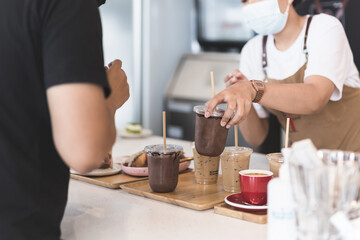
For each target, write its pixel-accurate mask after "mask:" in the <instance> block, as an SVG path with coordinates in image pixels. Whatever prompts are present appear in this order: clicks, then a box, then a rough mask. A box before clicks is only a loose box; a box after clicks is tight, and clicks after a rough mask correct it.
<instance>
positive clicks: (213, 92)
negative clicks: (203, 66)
mask: <svg viewBox="0 0 360 240" xmlns="http://www.w3.org/2000/svg"><path fill="white" fill-rule="evenodd" d="M210 77H211V88H212V96H213V97H215V82H214V72H210Z"/></svg>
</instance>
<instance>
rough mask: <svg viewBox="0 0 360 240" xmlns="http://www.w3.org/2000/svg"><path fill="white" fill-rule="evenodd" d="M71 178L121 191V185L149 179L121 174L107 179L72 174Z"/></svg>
mask: <svg viewBox="0 0 360 240" xmlns="http://www.w3.org/2000/svg"><path fill="white" fill-rule="evenodd" d="M70 177H71V178H72V179H76V180H79V181H83V182H86V183H91V184H95V185H98V186H102V187H106V188H111V189H119V188H120V185H121V184H125V183H131V182H137V181H141V180H146V179H148V177H132V176H129V175H126V174H124V173H121V172H120V173H118V174H115V175H112V176H106V177H86V176H80V175H76V174H70Z"/></svg>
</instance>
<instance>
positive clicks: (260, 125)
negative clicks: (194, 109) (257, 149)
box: [205, 0, 360, 151]
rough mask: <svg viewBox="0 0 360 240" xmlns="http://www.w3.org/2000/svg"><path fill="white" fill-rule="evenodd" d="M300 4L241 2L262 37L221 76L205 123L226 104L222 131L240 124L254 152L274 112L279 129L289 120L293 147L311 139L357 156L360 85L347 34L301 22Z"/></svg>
mask: <svg viewBox="0 0 360 240" xmlns="http://www.w3.org/2000/svg"><path fill="white" fill-rule="evenodd" d="M299 2H300V1H296V0H248V1H246V2H245V3H244V7H243V10H244V12H243V13H244V15H245V17H246V20H247V23H248V24H249V26H250V27H251V28H252V29H253V30H254V31H255V32H257V33H258V34H259V35H257V36H256V37H254V38H253V39H251V40H250V41H249V42H248V43H247V44H246V45H245V46H244V48H243V50H242V52H241V59H240V68H239V70H235V72H234V73H230V74H229V75H227V76H226V77H225V83H226V86H227V88H226V89H225V90H223V91H221V92H220V93H219V94H217V95H216V96H215V97H214V98H213V99H211V100H210V101H209V102H207V103H206V106H207V107H208V108H207V112H206V113H205V116H206V117H208V116H210V114H211V113H212V111H213V109H214V108H215V106H216V105H218V104H220V103H227V109H226V112H225V114H224V117H223V119H222V121H221V125H222V126H226V127H227V128H230V127H231V126H233V125H234V124H239V128H240V130H241V132H242V134H243V136H244V138H245V140H246V141H247V142H248V143H249V144H251V145H253V146H259V145H260V144H261V143H262V142H263V141H264V139H265V138H266V136H267V134H268V129H269V124H268V117H269V112H271V113H273V114H275V115H276V117H277V119H278V120H279V122H280V124H281V125H282V126H283V127H284V126H285V123H286V118H287V117H289V118H290V119H291V128H290V144H291V143H292V142H294V141H298V140H301V139H304V138H311V139H312V141H313V142H314V144H315V145H316V147H317V148H328V149H341V150H351V151H360V107H358V105H359V103H360V79H359V72H358V70H357V68H356V66H355V64H354V60H353V55H352V52H351V49H350V46H349V43H348V40H347V38H346V35H345V32H344V29H343V27H342V25H341V23H340V22H339V20H338V19H336V18H335V17H332V16H329V15H326V14H319V15H315V16H300V15H298V14H297V13H296V11H295V9H294V5H296V4H297V3H299ZM252 103H253V104H252ZM231 117H232V119H230V118H231Z"/></svg>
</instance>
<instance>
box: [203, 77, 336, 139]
mask: <svg viewBox="0 0 360 240" xmlns="http://www.w3.org/2000/svg"><path fill="white" fill-rule="evenodd" d="M229 77H230V76H229ZM233 82H235V83H234V84H233V85H231V86H229V87H228V88H227V89H225V90H223V91H221V92H220V93H219V94H217V95H216V96H215V97H214V98H213V99H211V100H210V101H209V102H207V103H206V106H207V107H208V112H207V113H206V114H205V116H209V115H210V114H211V113H212V111H213V109H214V108H215V107H216V106H217V105H218V104H220V103H227V104H228V106H227V110H226V112H225V114H224V116H223V119H222V121H221V124H222V125H223V126H225V125H226V127H227V128H230V127H231V126H232V125H234V124H238V123H240V122H242V121H244V120H245V119H246V118H247V117H248V115H249V113H251V111H250V110H251V109H252V108H251V107H249V104H251V101H252V100H253V99H254V97H255V94H256V93H255V90H254V89H253V87H252V86H251V83H250V82H249V81H240V80H239V81H235V80H233ZM334 89H335V86H334V84H333V83H332V82H331V81H330V80H329V79H327V78H325V77H322V76H310V77H308V78H307V79H306V80H305V83H302V84H270V83H266V84H265V94H264V96H263V98H262V99H261V101H260V104H262V105H263V106H265V107H268V108H273V109H276V110H279V111H283V112H287V113H293V114H313V113H316V112H318V111H320V110H321V109H322V108H323V107H324V106H325V105H326V104H327V102H328V101H329V99H330V96H331V94H332V93H333V91H334ZM234 111H235V114H234ZM233 114H234V116H233V117H232V115H233ZM251 116H253V114H251ZM231 117H232V119H231V120H230V118H231ZM254 118H255V117H254ZM255 119H256V118H255ZM229 120H230V121H229ZM248 122H249V126H250V125H251V126H252V127H251V129H252V130H251V131H254V130H255V127H254V126H259V125H257V124H252V122H251V121H248ZM242 129H245V127H242ZM263 129H264V130H266V129H267V128H266V127H265V126H264V127H263ZM266 133H267V130H266ZM262 136H263V133H262V134H261V136H260V137H253V138H255V139H252V140H253V141H254V142H256V143H257V142H258V140H259V139H261V138H262ZM252 140H250V141H252Z"/></svg>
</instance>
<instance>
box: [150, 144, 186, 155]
mask: <svg viewBox="0 0 360 240" xmlns="http://www.w3.org/2000/svg"><path fill="white" fill-rule="evenodd" d="M144 150H145V152H147V153H150V152H151V153H163V154H164V153H165V154H169V153H174V152H180V151H183V147H182V146H179V145H175V144H166V151H164V145H163V144H154V145H148V146H146V147H145V149H144Z"/></svg>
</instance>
